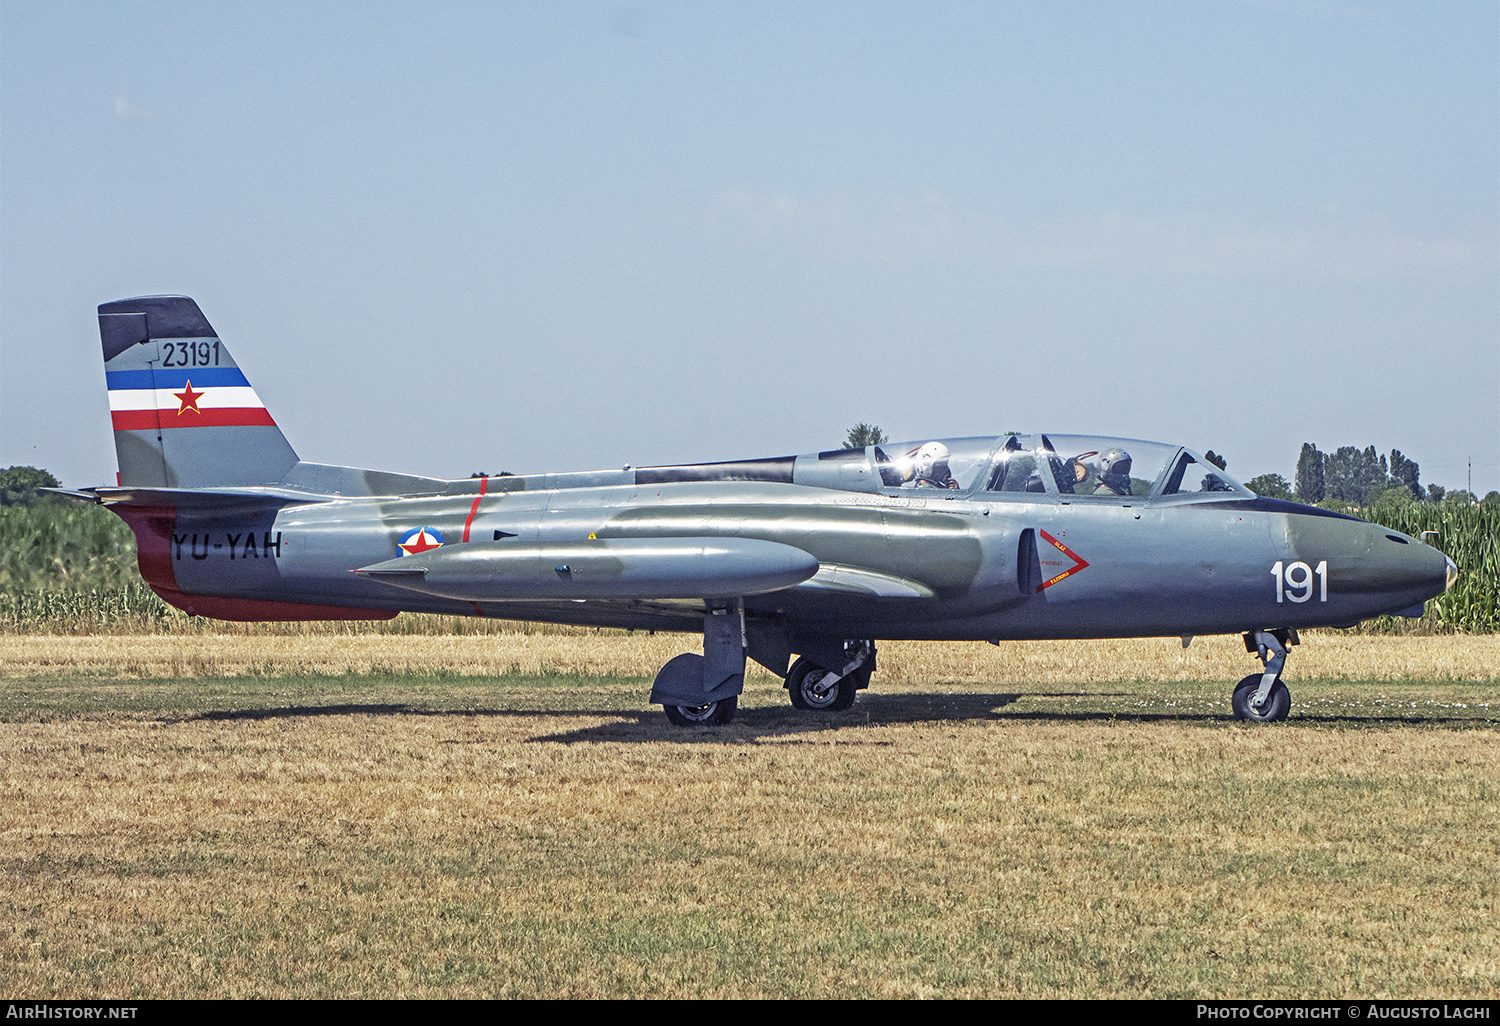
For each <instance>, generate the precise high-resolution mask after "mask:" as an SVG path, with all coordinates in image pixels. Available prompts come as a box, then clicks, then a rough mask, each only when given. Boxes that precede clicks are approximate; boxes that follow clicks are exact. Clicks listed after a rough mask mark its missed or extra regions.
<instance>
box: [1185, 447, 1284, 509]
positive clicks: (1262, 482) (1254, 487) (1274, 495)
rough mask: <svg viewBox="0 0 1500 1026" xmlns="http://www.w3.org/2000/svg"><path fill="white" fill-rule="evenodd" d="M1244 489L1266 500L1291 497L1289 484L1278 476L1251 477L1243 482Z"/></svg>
mask: <svg viewBox="0 0 1500 1026" xmlns="http://www.w3.org/2000/svg"><path fill="white" fill-rule="evenodd" d="M1205 458H1206V456H1205ZM1220 469H1223V468H1220ZM1245 487H1247V488H1249V489H1250V490H1251V491H1252V492H1254V493H1255V494H1256V495H1264V496H1265V497H1266V498H1268V499H1290V498H1291V497H1292V485H1291V482H1289V481H1287V479H1286V478H1284V477H1282V476H1281V475H1280V474H1262V475H1260V476H1259V477H1252V478H1251V479H1250V480H1248V481H1246V482H1245Z"/></svg>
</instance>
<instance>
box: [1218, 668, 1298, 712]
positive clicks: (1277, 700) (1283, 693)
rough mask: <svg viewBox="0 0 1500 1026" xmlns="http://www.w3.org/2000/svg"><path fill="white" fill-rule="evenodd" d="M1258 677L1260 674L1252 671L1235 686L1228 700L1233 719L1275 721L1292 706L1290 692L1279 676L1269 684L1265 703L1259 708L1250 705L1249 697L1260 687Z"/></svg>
mask: <svg viewBox="0 0 1500 1026" xmlns="http://www.w3.org/2000/svg"><path fill="white" fill-rule="evenodd" d="M1260 678H1261V674H1259V673H1252V674H1251V675H1250V676H1248V677H1246V678H1245V679H1244V680H1242V681H1240V682H1239V684H1237V685H1236V686H1235V689H1234V697H1233V698H1231V699H1230V700H1229V705H1230V707H1231V708H1233V709H1234V716H1235V719H1238V720H1250V721H1251V722H1253V723H1277V722H1279V721H1281V720H1284V719H1286V714H1287V713H1288V712H1290V711H1291V708H1292V693H1291V692H1290V691H1288V690H1287V689H1286V685H1285V684H1283V683H1281V678H1280V677H1277V678H1276V683H1275V684H1272V685H1271V693H1270V694H1269V695H1267V696H1266V701H1265V703H1264V704H1263V705H1262V706H1261V707H1260V708H1259V709H1252V708H1251V707H1250V698H1251V696H1252V695H1254V694H1255V692H1256V689H1258V688H1259V687H1260Z"/></svg>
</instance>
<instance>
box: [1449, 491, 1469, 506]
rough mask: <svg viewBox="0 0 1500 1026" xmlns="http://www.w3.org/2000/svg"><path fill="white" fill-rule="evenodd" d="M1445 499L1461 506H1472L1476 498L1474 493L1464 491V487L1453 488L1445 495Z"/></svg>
mask: <svg viewBox="0 0 1500 1026" xmlns="http://www.w3.org/2000/svg"><path fill="white" fill-rule="evenodd" d="M1443 501H1444V502H1451V503H1455V504H1456V505H1459V506H1472V505H1474V502H1475V499H1474V496H1473V495H1471V494H1469V493H1468V492H1466V491H1464V490H1463V489H1462V488H1455V489H1453V491H1451V492H1449V493H1448V494H1447V495H1444V496H1443Z"/></svg>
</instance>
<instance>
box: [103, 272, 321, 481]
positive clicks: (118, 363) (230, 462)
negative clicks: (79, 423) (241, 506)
mask: <svg viewBox="0 0 1500 1026" xmlns="http://www.w3.org/2000/svg"><path fill="white" fill-rule="evenodd" d="M99 337H100V339H101V341H102V342H103V343H104V378H105V382H106V384H107V386H108V388H109V411H110V417H111V419H112V420H113V421H114V432H115V454H116V456H117V457H118V458H119V463H120V484H121V485H125V486H141V487H151V486H155V487H161V488H204V487H216V486H217V487H223V486H250V485H267V484H274V483H276V482H279V481H282V480H283V479H284V478H285V477H286V475H287V473H288V472H289V471H290V470H291V469H292V468H293V467H295V466H296V465H297V454H296V453H295V452H294V451H293V450H292V447H291V445H290V444H288V443H287V440H286V438H285V436H283V435H282V433H281V429H280V428H279V427H277V426H276V422H275V421H274V420H272V419H271V415H270V413H268V412H267V411H266V407H265V404H264V403H262V402H261V401H260V397H259V396H257V395H256V394H255V389H253V388H252V387H250V382H249V381H248V380H246V378H245V375H244V374H243V373H242V372H241V371H240V369H239V367H238V366H237V365H236V364H235V362H234V359H233V358H232V357H231V356H230V355H229V350H228V349H227V348H225V346H224V344H223V342H221V341H220V340H219V336H218V334H217V333H216V332H215V331H214V329H213V328H212V326H210V325H209V323H208V320H207V318H205V317H204V316H203V313H202V311H200V310H199V309H198V304H197V303H195V302H193V301H192V300H191V299H189V298H187V297H186V296H143V297H140V298H137V299H122V300H118V301H117V302H113V303H105V304H103V305H102V306H100V307H99Z"/></svg>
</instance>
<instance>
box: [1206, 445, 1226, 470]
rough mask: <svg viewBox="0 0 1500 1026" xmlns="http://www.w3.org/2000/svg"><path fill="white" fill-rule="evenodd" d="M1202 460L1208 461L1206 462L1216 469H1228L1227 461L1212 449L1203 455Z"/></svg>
mask: <svg viewBox="0 0 1500 1026" xmlns="http://www.w3.org/2000/svg"><path fill="white" fill-rule="evenodd" d="M1203 458H1204V459H1206V460H1208V462H1210V463H1212V464H1213V465H1214V466H1216V467H1218V468H1219V469H1220V470H1228V469H1229V461H1228V460H1226V459H1225V458H1224V457H1222V456H1220V455H1219V454H1218V453H1216V452H1214V451H1213V450H1212V449H1210V450H1208V452H1206V453H1204V454H1203Z"/></svg>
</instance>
